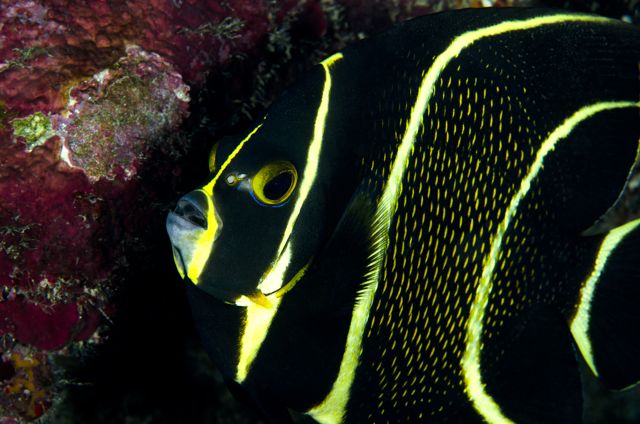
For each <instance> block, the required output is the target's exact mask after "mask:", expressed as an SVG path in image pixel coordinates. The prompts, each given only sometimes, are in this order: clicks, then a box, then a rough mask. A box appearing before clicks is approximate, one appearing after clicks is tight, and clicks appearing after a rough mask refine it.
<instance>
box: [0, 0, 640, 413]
mask: <svg viewBox="0 0 640 424" xmlns="http://www.w3.org/2000/svg"><path fill="white" fill-rule="evenodd" d="M530 3H531V2H530V1H518V0H495V1H488V0H433V1H428V0H416V1H411V0H401V1H384V0H376V1H371V2H363V1H354V0H341V1H338V0H322V1H319V0H286V1H282V2H269V1H253V0H252V1H246V0H230V1H226V2H219V1H211V0H166V1H156V0H150V1H141V2H126V1H103V0H100V1H92V2H84V1H73V0H17V1H16V0H0V422H6V423H11V422H19V421H23V420H33V419H36V418H38V417H41V416H43V415H45V414H48V416H49V417H51V418H52V419H54V420H56V421H58V420H60V421H62V420H65V421H69V422H81V421H85V422H88V421H91V422H110V421H113V420H119V421H123V420H124V419H125V418H130V416H135V417H137V418H136V419H138V420H146V419H151V420H152V421H153V422H171V421H172V420H173V421H175V419H182V418H185V414H187V416H190V417H195V418H194V420H195V421H196V422H198V421H205V420H207V419H212V418H211V417H213V419H224V417H228V416H231V417H234V418H233V419H235V420H236V421H237V420H244V421H246V422H250V421H251V420H252V419H253V418H252V417H251V416H245V415H237V414H238V413H237V412H235V411H231V410H230V407H229V406H225V404H221V403H220V402H219V401H218V402H211V401H209V400H208V399H210V397H209V396H220V394H219V393H220V384H219V383H215V382H211V381H206V382H205V381H202V377H196V376H197V375H198V374H200V373H202V371H203V369H204V370H206V369H207V368H206V364H207V361H206V358H203V355H202V354H201V351H200V350H199V349H197V348H195V347H194V344H193V343H192V338H193V335H192V334H191V333H190V332H189V330H188V329H185V328H188V325H189V318H188V316H187V312H186V311H185V308H184V305H182V304H181V303H178V305H176V303H177V302H176V301H175V299H176V298H179V296H181V295H182V292H181V287H182V286H181V285H180V284H177V283H176V281H175V280H176V278H177V276H176V275H174V274H175V273H174V272H173V270H172V266H173V265H172V261H171V259H170V252H168V251H166V249H165V247H166V245H167V243H166V240H165V239H164V238H163V237H164V232H163V229H162V228H163V220H164V215H165V213H166V210H167V209H168V207H169V206H170V203H171V202H172V201H174V200H175V199H176V198H177V197H178V194H180V193H181V192H184V191H186V189H187V188H188V187H191V186H192V185H193V184H194V182H196V181H197V180H198V179H200V178H202V177H203V175H202V171H199V170H197V168H202V170H204V169H206V158H203V157H204V156H206V155H204V152H205V151H206V149H208V147H209V146H210V144H211V140H212V139H213V138H217V137H219V136H220V135H221V134H223V133H224V132H225V131H227V132H228V131H230V129H233V128H237V127H238V125H239V124H242V123H246V121H247V120H248V117H247V115H255V114H257V113H258V112H259V111H260V110H261V109H262V108H263V107H264V106H265V105H266V104H267V103H268V102H269V101H270V100H271V99H272V98H273V96H274V95H275V93H277V92H278V91H279V90H280V89H281V88H282V87H283V86H284V85H286V83H287V82H288V81H291V79H292V77H293V76H294V75H296V74H298V73H299V72H300V70H302V69H304V68H306V67H308V66H309V65H310V64H312V63H313V62H315V61H317V60H318V59H320V58H322V57H324V56H326V54H327V53H328V52H330V51H334V50H336V49H338V48H340V47H343V46H344V45H345V44H346V43H348V42H350V41H354V40H356V39H359V38H362V37H363V36H365V35H366V34H368V33H370V32H372V31H374V30H380V29H382V28H385V27H387V26H389V25H390V24H391V23H393V22H396V21H399V20H402V19H406V18H408V17H411V16H415V15H419V14H423V13H429V12H434V11H439V10H443V9H446V8H459V7H468V6H488V5H494V6H510V5H519V4H526V5H528V4H530ZM614 3H616V5H621V6H620V7H617V8H611V7H610V6H607V7H608V9H607V10H604V11H603V13H612V14H618V13H623V12H622V11H626V12H625V13H626V14H627V15H628V17H629V19H632V18H633V16H634V15H633V6H634V4H631V3H632V2H614ZM594 4H596V5H597V4H598V3H596V2H593V1H591V2H587V1H582V2H580V1H575V2H574V4H573V5H572V6H573V7H575V8H590V10H594V9H593V7H594ZM602 4H607V5H609V4H610V3H606V2H602ZM609 9H611V10H609ZM596 11H597V10H596ZM185 122H188V125H187V127H188V128H190V129H189V130H188V131H185V130H184V129H183V128H185V125H184V124H185ZM638 185H639V186H640V184H638ZM633 207H637V205H635V206H634V205H633V204H632V205H631V206H629V207H628V208H630V209H632V208H633ZM168 276H173V277H171V278H170V277H168ZM123 293H124V294H125V295H123ZM163 317H164V318H163ZM125 327H126V328H127V329H126V330H123V328H125ZM112 328H115V329H116V330H118V329H119V330H118V331H115V334H112V332H113V329H112ZM122 334H124V336H123V335H122ZM109 335H111V337H112V340H110V341H109V342H106V339H107V336H109ZM127 343H129V344H127ZM101 345H104V346H102V347H100V346H101ZM101 349H102V350H101ZM96 352H97V353H96ZM100 352H102V354H101V353H100ZM104 352H106V354H105V353H104ZM93 356H96V357H97V358H98V359H97V360H96V361H94V362H92V359H91V358H92V357H93ZM105 357H111V358H116V359H104V358H105ZM87 358H89V359H87ZM172 361H173V362H172ZM187 362H189V363H191V362H193V363H195V364H196V365H190V366H186V365H184V363H187ZM87 364H89V365H87ZM104 364H107V368H109V367H113V366H114V365H115V367H116V368H113V369H108V370H106V371H104V372H103V373H99V372H95V371H94V372H92V371H86V370H85V369H84V368H83V367H88V366H90V365H91V366H94V367H104V366H105V365H104ZM197 364H204V365H197ZM198 366H199V367H200V368H197V367H198ZM74 367H76V368H78V367H79V368H80V371H78V372H76V373H75V374H72V375H71V376H69V375H67V374H66V373H65V370H66V369H68V368H74ZM172 368H175V369H176V371H171V369H172ZM158 370H160V371H158ZM181 372H183V373H184V372H186V373H191V374H188V375H186V376H185V375H179V373H181ZM106 374H113V375H110V376H107V375H106ZM158 375H160V377H164V379H162V378H159V377H158ZM96 376H98V377H96ZM92 378H98V379H100V382H95V381H92ZM129 380H132V381H134V382H135V383H133V384H131V383H128V381H129ZM211 380H213V379H211ZM87 381H88V383H89V384H90V385H89V386H86V384H87ZM176 382H177V383H176ZM101 384H102V386H101ZM175 384H180V385H181V387H190V390H191V391H189V390H187V392H186V394H183V395H179V394H173V395H172V394H171V393H173V392H174V391H175V387H173V385H175ZM93 386H95V388H92V387H93ZM107 386H108V387H107ZM87 387H89V388H87ZM152 387H157V388H155V389H153V388H152ZM172 387H173V388H172ZM65 390H67V391H69V392H71V393H72V394H73V393H75V398H74V396H71V399H72V400H73V399H76V400H77V399H80V400H82V401H84V402H87V403H88V405H89V406H86V407H85V408H83V407H82V406H78V404H79V402H77V404H72V400H71V401H69V400H68V401H66V402H64V401H62V400H61V399H62V398H63V396H62V394H64V393H65ZM127 390H129V391H130V392H135V391H136V390H137V391H138V393H137V394H134V395H132V394H131V393H128V392H127ZM145 390H148V391H149V392H150V394H147V395H141V394H140V392H144V391H145ZM216 391H217V392H216ZM164 392H166V393H164ZM198 392H201V393H198ZM162 393H164V394H162ZM211 393H213V394H212V395H211ZM94 395H99V396H101V397H100V399H97V398H96V396H94ZM145 396H146V397H145ZM154 396H155V397H154ZM163 396H164V397H163ZM109 397H111V398H112V399H111V400H110V399H109ZM104 398H106V399H104ZM131 399H134V400H131ZM198 400H202V403H198ZM205 400H207V401H208V403H209V404H207V402H205ZM54 404H59V407H58V408H54V411H53V412H47V411H48V410H49V409H50V408H51V406H52V405H54ZM95 405H99V406H100V407H99V408H93V407H92V406H95ZM127 405H128V406H129V408H127ZM132 405H133V406H132ZM153 408H155V409H158V408H159V409H161V410H163V409H164V410H163V411H161V412H158V411H157V410H151V409H153ZM198 408H199V410H198ZM212 408H219V409H218V410H212ZM136 409H139V410H138V411H137V412H136ZM114 410H116V411H114ZM127 410H128V412H127ZM185 410H187V411H190V412H184V411H185ZM167 411H170V412H167ZM171 414H174V415H171ZM188 414H191V415H188ZM207 414H208V415H207ZM225 414H226V415H225ZM234 414H236V415H234ZM227 419H228V418H227Z"/></svg>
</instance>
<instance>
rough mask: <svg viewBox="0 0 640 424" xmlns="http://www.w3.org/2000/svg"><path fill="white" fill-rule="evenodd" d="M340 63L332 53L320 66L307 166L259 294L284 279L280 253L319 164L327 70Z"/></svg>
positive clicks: (338, 56)
mask: <svg viewBox="0 0 640 424" xmlns="http://www.w3.org/2000/svg"><path fill="white" fill-rule="evenodd" d="M340 59H342V53H336V54H334V55H333V56H331V57H329V58H327V59H325V60H324V61H322V62H320V64H321V65H322V67H323V68H324V73H325V81H324V87H323V89H322V98H321V100H320V105H319V106H318V111H317V113H316V120H315V123H314V126H313V138H312V139H311V143H310V145H309V151H308V152H307V162H306V166H305V168H304V172H303V174H302V181H301V182H300V187H299V188H298V196H297V198H296V202H295V204H294V206H293V210H292V211H291V215H290V216H289V221H288V222H287V226H286V228H285V230H284V233H283V236H282V239H281V240H280V245H279V246H278V250H277V253H276V256H275V259H274V262H275V264H274V266H273V267H272V270H273V271H272V272H270V273H269V275H267V276H265V278H264V279H263V280H262V282H261V283H260V284H259V285H258V288H259V289H260V290H261V291H262V292H263V293H273V292H275V291H277V290H279V289H280V287H282V285H283V284H284V276H285V272H286V271H287V268H288V266H289V259H290V258H287V257H286V256H284V255H283V252H284V249H285V247H286V245H287V243H288V242H289V238H290V237H291V233H292V232H293V227H294V226H295V224H296V222H297V220H298V216H299V215H300V211H301V210H302V205H304V203H305V201H306V200H307V197H308V196H309V192H310V191H311V187H313V184H314V183H315V181H316V178H317V176H318V165H319V161H320V153H321V151H322V141H323V139H324V128H325V124H326V121H327V115H328V114H329V95H330V93H331V72H329V69H330V68H331V66H332V65H333V64H335V63H336V62H337V61H338V60H340ZM285 261H286V263H285Z"/></svg>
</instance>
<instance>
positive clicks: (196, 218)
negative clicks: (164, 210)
mask: <svg viewBox="0 0 640 424" xmlns="http://www.w3.org/2000/svg"><path fill="white" fill-rule="evenodd" d="M204 196H205V195H204V194H203V193H200V192H197V191H192V192H191V193H187V194H186V195H184V196H182V198H180V200H178V204H177V205H176V208H175V209H174V210H173V212H172V213H173V214H174V215H175V217H176V218H178V219H181V220H184V221H186V222H187V223H189V224H192V225H193V226H194V227H196V228H200V229H203V230H206V229H207V227H208V223H207V199H206V198H205V197H204Z"/></svg>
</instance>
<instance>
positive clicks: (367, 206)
mask: <svg viewBox="0 0 640 424" xmlns="http://www.w3.org/2000/svg"><path fill="white" fill-rule="evenodd" d="M639 62H640V34H639V33H638V31H637V29H635V28H633V27H631V26H629V25H626V24H623V23H619V22H616V21H612V20H608V19H605V18H600V17H596V16H591V15H582V14H570V13H566V12H560V11H553V10H537V9H501V10H488V9H484V10H465V11H457V12H451V13H442V14H438V15H432V16H426V17H423V18H418V19H415V20H412V21H409V22H406V23H403V24H400V25H398V26H396V27H395V28H393V29H391V30H390V31H388V32H386V33H384V34H382V35H380V36H377V37H374V38H372V39H370V40H366V41H364V42H362V43H359V44H357V45H355V46H353V47H350V48H348V49H346V50H345V51H344V52H342V53H339V54H336V55H333V56H331V57H330V58H328V59H326V60H325V61H323V62H322V63H321V64H320V65H319V66H317V67H316V68H314V69H313V70H312V71H311V72H310V73H309V74H308V75H307V77H306V78H304V79H303V80H301V81H300V82H299V83H298V84H296V85H295V86H293V87H291V88H290V89H289V91H288V92H287V93H285V94H284V95H283V96H282V98H281V99H279V100H278V101H276V102H275V103H274V104H273V105H272V107H271V108H270V109H269V110H268V112H267V114H266V117H265V118H264V119H263V120H261V121H260V122H258V123H257V124H256V125H255V126H254V128H252V130H251V131H250V132H248V133H247V134H246V135H245V136H243V137H240V138H238V139H229V140H223V141H221V142H220V143H219V144H218V145H216V147H215V148H214V149H213V153H212V157H211V159H210V164H211V179H210V180H209V181H208V182H207V183H206V184H205V185H204V186H203V187H202V188H201V189H198V190H196V191H195V192H192V193H190V194H188V195H187V196H186V197H185V198H183V199H182V200H181V201H180V202H179V204H178V207H177V209H176V211H175V213H172V214H170V216H169V218H168V221H167V227H168V231H169V234H170V236H171V240H172V243H173V247H174V256H175V258H176V263H177V266H178V269H179V270H180V272H181V273H182V275H183V276H184V277H186V278H188V279H190V280H191V281H192V282H193V283H194V284H193V285H191V284H190V285H189V290H188V292H189V297H190V301H191V304H192V308H193V314H194V319H195V321H196V325H197V326H198V328H199V331H200V334H201V337H202V340H203V343H204V345H205V348H206V349H207V351H208V352H209V354H210V356H211V357H212V358H213V359H214V361H215V362H216V363H217V365H218V366H219V367H220V369H221V370H222V372H223V373H224V374H225V377H226V378H227V379H229V380H230V381H235V382H236V383H237V384H239V385H240V386H242V387H243V388H244V390H246V391H247V392H248V393H249V394H250V395H251V397H252V398H253V399H254V400H255V404H256V406H257V407H258V408H259V409H260V410H261V412H262V413H263V414H264V415H265V417H266V418H267V419H269V420H270V421H274V422H278V421H287V420H288V419H289V418H288V412H287V408H290V409H293V410H297V411H300V412H304V413H307V414H309V415H310V416H311V417H313V418H314V419H316V420H317V421H319V422H323V423H334V422H400V421H404V422H420V421H429V422H482V421H485V422H492V423H509V422H531V423H535V422H580V421H581V414H582V409H581V405H582V401H581V385H580V379H579V374H578V367H577V362H576V353H577V352H579V353H578V354H581V355H582V356H583V357H584V359H585V361H586V362H587V364H588V365H589V367H590V368H591V370H592V371H593V372H594V373H596V375H598V376H599V377H600V378H601V379H602V380H603V381H604V382H605V383H606V384H608V385H609V386H610V387H612V388H623V387H626V386H628V385H631V384H634V383H635V382H636V381H637V380H638V379H640V367H639V365H638V361H637V360H636V357H637V356H638V355H639V354H640V346H638V341H637V338H636V337H635V334H636V333H637V328H638V325H640V316H639V314H638V312H637V311H636V309H637V307H636V304H637V302H638V300H640V286H639V284H640V220H635V221H630V222H628V223H626V224H624V225H622V226H620V227H617V228H607V229H606V231H604V232H603V231H601V230H598V231H596V230H594V228H595V227H594V226H593V225H594V224H595V223H597V222H600V221H601V220H600V221H599V219H600V218H601V217H602V216H603V215H605V214H606V213H607V211H608V210H610V209H611V208H612V207H613V206H614V205H615V204H616V201H617V200H618V199H619V197H620V195H621V193H623V192H624V189H625V186H626V184H627V182H628V180H629V176H630V170H631V169H632V167H633V166H634V163H635V161H636V159H637V155H638V147H639V146H638V141H639V140H640V117H639V114H638V113H639V110H640V109H639V107H640V103H639V100H640V83H639V71H638V66H639V65H638V64H639Z"/></svg>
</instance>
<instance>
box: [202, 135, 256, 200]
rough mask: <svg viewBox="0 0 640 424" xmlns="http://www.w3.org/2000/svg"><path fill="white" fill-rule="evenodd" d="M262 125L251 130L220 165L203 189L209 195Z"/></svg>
mask: <svg viewBox="0 0 640 424" xmlns="http://www.w3.org/2000/svg"><path fill="white" fill-rule="evenodd" d="M260 127H262V124H260V125H258V126H257V127H255V128H254V129H253V131H251V132H250V133H249V134H248V135H247V136H246V137H245V138H244V139H243V140H242V141H241V142H240V143H238V145H237V146H236V148H235V149H233V151H232V152H231V154H230V155H229V156H228V157H227V159H225V161H224V162H223V163H222V165H220V169H219V170H218V172H216V175H215V176H214V177H213V178H212V179H211V181H209V183H208V184H207V185H205V186H204V187H202V191H204V192H205V193H206V194H208V195H209V196H212V195H213V187H215V185H216V183H217V182H218V180H219V179H220V176H221V175H222V173H223V172H224V171H225V169H227V166H229V164H230V163H231V161H232V160H233V159H234V158H235V157H236V156H237V155H238V153H240V150H242V148H243V147H244V145H245V143H246V142H247V141H249V140H250V139H251V137H253V135H254V134H255V133H256V132H258V130H259V129H260Z"/></svg>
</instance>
